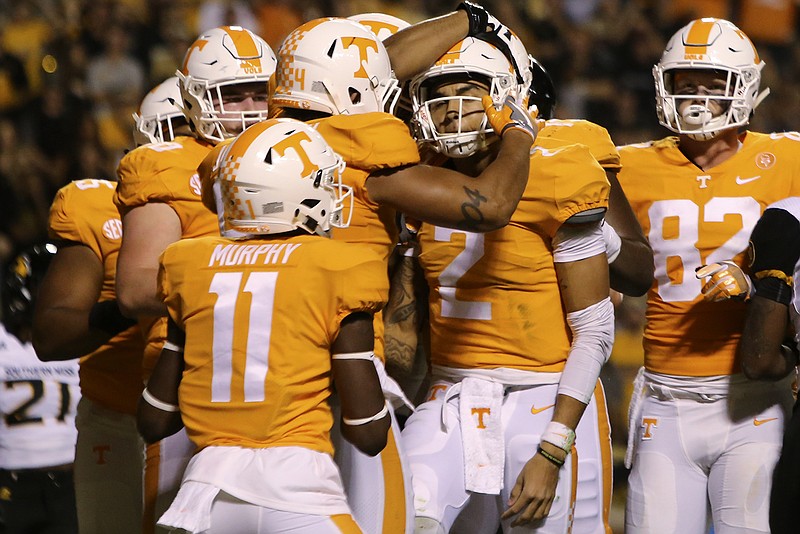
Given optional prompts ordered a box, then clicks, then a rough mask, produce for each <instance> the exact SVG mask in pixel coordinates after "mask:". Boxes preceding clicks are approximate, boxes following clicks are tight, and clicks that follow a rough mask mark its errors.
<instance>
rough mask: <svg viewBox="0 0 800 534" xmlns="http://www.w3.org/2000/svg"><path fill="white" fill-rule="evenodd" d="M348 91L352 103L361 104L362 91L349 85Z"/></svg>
mask: <svg viewBox="0 0 800 534" xmlns="http://www.w3.org/2000/svg"><path fill="white" fill-rule="evenodd" d="M347 92H348V93H349V94H350V103H351V104H360V103H361V92H360V91H358V90H357V89H355V88H353V87H349V88H348V89H347Z"/></svg>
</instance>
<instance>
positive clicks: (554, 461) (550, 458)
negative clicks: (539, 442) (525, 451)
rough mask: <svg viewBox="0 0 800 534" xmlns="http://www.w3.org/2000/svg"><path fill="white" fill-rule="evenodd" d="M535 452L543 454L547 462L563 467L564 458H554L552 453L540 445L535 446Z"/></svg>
mask: <svg viewBox="0 0 800 534" xmlns="http://www.w3.org/2000/svg"><path fill="white" fill-rule="evenodd" d="M536 452H538V453H539V454H541V455H542V456H544V457H545V458H546V459H547V461H548V462H550V463H551V464H553V465H554V466H556V467H558V468H559V469H561V468H562V467H564V462H565V461H566V460H559V459H558V458H556V457H555V456H553V455H552V454H550V453H549V452H547V451H546V450H544V449H543V448H541V447H537V448H536Z"/></svg>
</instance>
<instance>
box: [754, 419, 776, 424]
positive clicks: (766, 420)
mask: <svg viewBox="0 0 800 534" xmlns="http://www.w3.org/2000/svg"><path fill="white" fill-rule="evenodd" d="M776 419H777V417H770V418H769V419H753V424H754V425H755V426H761V425H763V424H764V423H769V422H770V421H775V420H776Z"/></svg>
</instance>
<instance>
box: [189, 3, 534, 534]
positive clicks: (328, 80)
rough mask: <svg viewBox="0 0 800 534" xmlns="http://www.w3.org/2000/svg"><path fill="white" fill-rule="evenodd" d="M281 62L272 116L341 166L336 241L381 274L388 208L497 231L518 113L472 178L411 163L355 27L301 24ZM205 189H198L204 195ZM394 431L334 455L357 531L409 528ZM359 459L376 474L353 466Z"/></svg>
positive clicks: (388, 92)
mask: <svg viewBox="0 0 800 534" xmlns="http://www.w3.org/2000/svg"><path fill="white" fill-rule="evenodd" d="M279 58H280V65H279V68H278V74H277V88H276V90H275V94H274V96H273V98H272V100H271V103H270V106H271V107H272V110H273V112H277V113H279V114H280V115H281V116H289V117H292V118H300V119H306V120H311V124H313V125H314V126H315V128H316V129H317V131H318V132H320V133H321V134H322V136H323V137H324V138H325V140H326V141H327V142H328V143H329V144H330V145H331V146H332V147H333V148H334V150H336V151H337V152H338V153H339V154H341V155H342V157H343V158H344V160H345V162H346V163H347V168H346V169H345V171H344V175H343V180H344V182H345V183H346V184H347V185H348V186H350V187H352V189H353V198H354V211H353V221H352V223H351V225H350V226H349V227H348V228H346V229H336V228H335V229H334V231H333V239H334V240H339V239H341V240H345V241H348V242H357V243H365V244H367V245H369V246H371V247H372V248H373V249H374V250H375V251H376V252H377V253H378V254H379V255H380V256H381V257H382V258H383V259H384V261H385V262H387V266H388V259H389V256H390V254H391V253H392V251H393V250H394V247H395V245H396V243H397V240H398V229H397V224H396V211H395V209H394V208H401V209H404V210H407V211H409V212H410V213H412V214H413V215H415V216H419V217H421V218H424V219H426V220H432V221H435V222H437V223H439V224H446V225H450V226H456V225H464V226H466V227H469V228H474V229H476V230H485V229H490V228H495V227H496V226H498V225H501V224H504V223H505V217H506V216H507V215H508V214H510V212H511V211H512V210H513V205H515V203H516V202H517V200H518V199H519V194H520V193H521V188H520V187H519V185H518V184H519V183H520V182H521V181H522V179H523V178H524V176H525V173H526V172H527V165H528V154H529V150H530V146H531V143H532V140H533V138H534V137H535V131H534V130H533V128H532V126H531V123H530V120H529V118H528V117H527V115H526V113H525V110H524V109H522V108H517V110H516V113H517V114H518V115H514V117H513V119H512V118H508V119H507V121H506V122H505V123H504V125H505V124H509V125H510V124H511V123H512V121H516V120H519V121H527V123H526V126H527V127H528V130H527V131H522V127H520V131H518V130H517V129H513V128H509V129H508V130H507V131H506V135H505V138H504V140H503V141H501V143H500V144H501V145H502V147H503V148H502V154H503V156H504V157H503V158H498V160H497V162H496V163H495V164H494V165H492V166H490V168H487V170H486V172H484V173H483V175H482V176H481V177H479V178H477V179H474V178H470V177H468V176H465V175H462V174H460V173H457V172H454V171H451V170H448V169H438V168H434V167H429V166H424V165H419V164H418V163H419V153H418V151H417V146H416V143H415V141H414V139H413V138H412V137H411V136H410V135H409V132H408V128H407V126H406V125H405V124H404V123H403V122H401V121H400V120H398V119H397V118H395V117H394V116H392V115H390V114H389V113H386V112H384V111H383V110H384V109H387V108H388V109H391V104H392V103H393V102H394V100H395V99H396V96H397V81H396V80H395V79H394V77H393V75H392V71H391V67H390V64H389V59H388V56H387V54H386V51H385V49H384V47H383V45H382V44H381V42H380V41H379V40H378V39H377V37H376V36H375V35H374V34H373V33H372V32H370V31H369V30H368V29H366V28H365V27H364V26H363V25H361V24H358V23H355V22H353V21H348V20H344V19H320V20H315V21H311V22H308V23H306V24H304V25H302V26H300V27H299V28H297V29H296V30H294V31H293V32H292V33H291V34H290V35H289V36H288V37H287V38H286V40H285V41H284V44H283V45H282V47H281V50H280V51H279ZM489 105H490V106H491V107H492V112H493V113H495V114H498V115H499V114H501V113H503V112H505V113H506V115H507V116H510V115H512V110H511V109H507V110H504V111H498V110H495V109H494V107H493V105H492V104H491V103H490V104H489ZM518 117H519V118H518ZM514 124H516V123H514ZM218 151H219V149H218ZM215 158H216V155H215V154H211V155H209V156H208V157H207V158H206V161H205V162H204V167H203V168H204V169H205V170H201V175H202V176H203V182H204V184H206V186H207V185H208V179H209V177H210V176H213V175H214V173H215V171H214V168H213V165H214V164H213V162H214V160H215ZM206 186H204V191H207V192H208V191H210V188H209V187H206ZM216 199H217V200H218V199H219V195H217V197H216ZM206 204H207V205H209V206H210V207H213V206H214V204H215V200H214V199H213V198H210V199H207V202H206ZM509 207H511V209H509ZM217 211H218V213H219V212H220V211H221V210H219V209H217ZM382 324H383V323H382V320H381V319H380V318H378V319H376V323H375V333H376V355H377V356H378V359H376V365H377V366H378V368H379V373H380V375H381V377H382V380H383V384H384V388H385V390H386V391H387V395H391V396H392V397H393V399H394V401H395V403H396V404H397V405H399V404H402V403H403V402H407V401H404V396H403V395H402V392H401V390H400V389H399V387H397V386H396V384H394V382H393V381H392V380H390V379H388V377H387V376H386V373H385V370H384V369H383V363H382V362H381V359H382V358H383V350H382V348H383V344H382V340H383V335H382V333H383V329H382ZM392 416H393V417H394V414H392ZM398 433H399V431H398V430H397V425H396V422H395V428H394V431H393V432H392V434H391V437H390V443H389V446H388V447H387V449H386V450H385V451H384V452H383V453H382V454H381V457H380V458H379V459H367V458H364V457H363V456H359V455H358V454H357V453H356V452H355V451H353V450H352V449H349V448H348V447H346V446H342V447H337V460H339V461H340V462H341V463H340V466H341V465H343V464H344V463H347V464H348V465H350V464H353V467H352V468H343V471H344V472H345V477H346V483H347V488H348V491H349V493H348V496H349V498H350V502H351V506H352V507H353V510H354V513H355V515H356V518H357V520H358V521H359V524H361V525H362V527H363V528H364V529H365V530H366V531H367V532H370V533H373V532H375V533H379V532H385V533H389V532H407V531H409V530H410V529H411V528H413V527H412V524H411V523H412V522H411V517H413V515H412V503H411V496H410V491H408V489H406V488H407V485H408V481H407V475H405V476H406V483H405V484H404V483H403V480H402V478H398V477H401V475H402V474H403V472H404V470H403V469H402V460H401V454H402V453H401V452H399V451H400V446H399V445H398V444H397V440H396V439H395V438H394V436H395V435H397V434H398ZM351 453H352V455H353V456H352V457H350V456H349V455H350V454H351ZM362 461H363V462H365V463H367V464H370V465H372V466H373V467H374V468H375V469H377V471H375V470H373V468H372V467H367V468H365V469H363V470H362V469H360V468H358V467H356V465H358V464H360V462H362ZM376 502H378V503H379V504H378V505H377V506H376V505H375V503H376Z"/></svg>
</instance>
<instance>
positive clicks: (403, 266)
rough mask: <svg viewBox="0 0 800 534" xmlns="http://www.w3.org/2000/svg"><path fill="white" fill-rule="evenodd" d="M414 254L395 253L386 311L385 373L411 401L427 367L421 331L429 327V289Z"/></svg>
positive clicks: (406, 250)
mask: <svg viewBox="0 0 800 534" xmlns="http://www.w3.org/2000/svg"><path fill="white" fill-rule="evenodd" d="M413 246H414V245H413V244H412V245H411V247H413ZM412 250H413V248H411V249H409V248H407V247H398V249H397V250H396V251H395V255H396V256H397V263H396V265H395V268H394V270H393V272H392V274H391V283H390V286H389V302H388V303H387V304H386V307H385V308H384V309H383V323H384V327H385V330H384V343H385V348H384V352H385V355H386V370H387V372H388V373H389V375H390V376H391V377H392V378H394V379H395V380H396V381H397V383H398V384H400V387H401V388H402V389H403V391H404V392H405V393H406V395H408V397H409V398H411V399H413V398H415V396H416V393H417V391H418V390H419V388H420V382H421V381H422V380H423V378H424V376H425V374H426V372H427V367H428V364H427V351H426V350H425V345H426V343H425V339H426V337H425V336H424V332H423V330H422V329H423V326H424V325H426V324H427V314H428V286H427V284H426V283H425V278H424V276H423V274H422V269H421V268H420V265H419V262H418V261H417V259H416V257H414V256H413V255H411V254H410V252H411V251H412ZM406 252H408V253H409V254H405V253H406Z"/></svg>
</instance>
